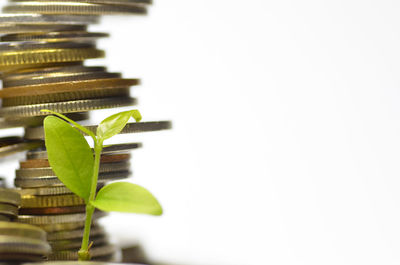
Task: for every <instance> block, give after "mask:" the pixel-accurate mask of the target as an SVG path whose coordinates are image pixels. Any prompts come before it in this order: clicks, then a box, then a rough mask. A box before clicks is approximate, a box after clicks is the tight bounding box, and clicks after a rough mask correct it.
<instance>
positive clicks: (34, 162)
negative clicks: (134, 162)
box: [19, 154, 131, 195]
mask: <svg viewBox="0 0 400 265" xmlns="http://www.w3.org/2000/svg"><path fill="white" fill-rule="evenodd" d="M130 158H131V155H130V154H113V155H101V157H100V163H101V164H106V163H113V162H123V161H126V162H128V160H129V159H130ZM19 165H20V167H21V168H41V167H50V163H49V160H47V159H31V160H26V161H20V162H19ZM20 194H21V193H20ZM32 195H34V194H32ZM41 195H49V194H41Z"/></svg>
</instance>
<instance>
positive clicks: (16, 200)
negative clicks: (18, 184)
mask: <svg viewBox="0 0 400 265" xmlns="http://www.w3.org/2000/svg"><path fill="white" fill-rule="evenodd" d="M0 149H1V148H0ZM0 203H7V204H11V205H15V206H19V205H20V204H21V195H20V194H19V193H18V192H16V191H14V190H11V189H6V188H0Z"/></svg>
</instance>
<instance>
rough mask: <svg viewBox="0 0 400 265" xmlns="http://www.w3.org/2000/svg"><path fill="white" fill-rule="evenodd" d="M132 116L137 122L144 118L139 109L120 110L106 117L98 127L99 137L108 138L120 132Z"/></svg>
mask: <svg viewBox="0 0 400 265" xmlns="http://www.w3.org/2000/svg"><path fill="white" fill-rule="evenodd" d="M131 117H133V118H134V119H135V120H136V121H137V122H139V121H140V120H141V119H142V116H141V115H140V112H139V111H138V110H130V111H124V112H120V113H117V114H114V115H111V116H110V117H108V118H106V119H104V120H103V121H102V122H101V123H100V124H99V126H98V127H97V137H99V138H100V139H103V140H106V139H109V138H111V137H113V136H114V135H116V134H118V133H120V132H121V131H122V129H123V128H124V127H125V125H126V124H127V123H128V121H129V119H130V118H131Z"/></svg>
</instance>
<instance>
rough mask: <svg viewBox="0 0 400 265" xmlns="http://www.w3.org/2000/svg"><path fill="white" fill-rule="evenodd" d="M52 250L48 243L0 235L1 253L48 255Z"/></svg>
mask: <svg viewBox="0 0 400 265" xmlns="http://www.w3.org/2000/svg"><path fill="white" fill-rule="evenodd" d="M50 251H51V249H50V246H49V244H48V243H47V242H46V241H43V240H38V239H33V238H27V237H21V236H8V235H6V236H5V235H0V253H25V254H37V255H46V254H48V253H50Z"/></svg>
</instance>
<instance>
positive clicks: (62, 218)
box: [17, 211, 107, 225]
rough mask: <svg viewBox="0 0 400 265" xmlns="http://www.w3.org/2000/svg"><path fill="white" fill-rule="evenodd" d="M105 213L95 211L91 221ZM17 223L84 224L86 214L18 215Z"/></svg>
mask: <svg viewBox="0 0 400 265" xmlns="http://www.w3.org/2000/svg"><path fill="white" fill-rule="evenodd" d="M106 215H107V213H105V212H101V211H95V212H94V214H93V220H96V219H99V218H101V217H104V216H106ZM17 220H18V222H20V223H26V224H33V225H49V224H63V223H73V222H84V221H85V220H86V214H84V213H74V214H60V215H19V216H18V219H17Z"/></svg>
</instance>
